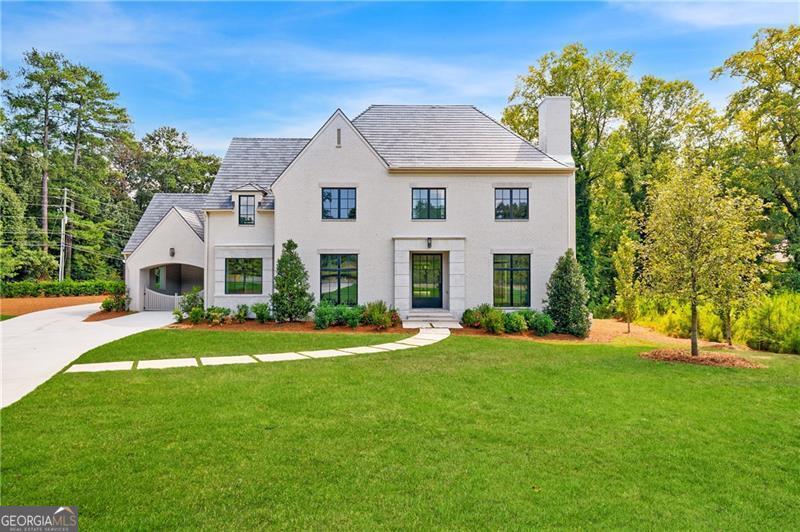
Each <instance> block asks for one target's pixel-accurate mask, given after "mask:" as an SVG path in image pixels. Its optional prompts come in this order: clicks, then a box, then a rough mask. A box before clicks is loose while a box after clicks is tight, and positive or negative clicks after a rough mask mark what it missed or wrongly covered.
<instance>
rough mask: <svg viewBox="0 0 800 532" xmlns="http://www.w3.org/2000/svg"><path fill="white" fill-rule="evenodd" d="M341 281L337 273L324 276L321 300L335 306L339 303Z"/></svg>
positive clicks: (322, 277) (321, 278)
mask: <svg viewBox="0 0 800 532" xmlns="http://www.w3.org/2000/svg"><path fill="white" fill-rule="evenodd" d="M338 288H339V279H338V276H337V274H336V273H332V274H327V273H326V274H323V275H322V276H321V277H320V288H319V293H320V299H321V300H323V301H330V302H331V303H333V304H338V303H339V293H338Z"/></svg>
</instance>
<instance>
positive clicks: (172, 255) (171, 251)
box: [169, 248, 175, 257]
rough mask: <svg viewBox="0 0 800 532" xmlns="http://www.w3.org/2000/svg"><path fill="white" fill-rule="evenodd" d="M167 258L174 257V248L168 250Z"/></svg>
mask: <svg viewBox="0 0 800 532" xmlns="http://www.w3.org/2000/svg"><path fill="white" fill-rule="evenodd" d="M169 256H170V257H174V256H175V248H169Z"/></svg>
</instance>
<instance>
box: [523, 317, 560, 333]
mask: <svg viewBox="0 0 800 532" xmlns="http://www.w3.org/2000/svg"><path fill="white" fill-rule="evenodd" d="M555 328H556V324H555V323H553V318H551V317H550V316H548V315H547V314H545V313H544V312H536V311H533V315H532V316H531V319H530V320H529V321H528V329H530V330H531V331H533V333H534V334H535V335H536V336H547V335H548V334H550V333H551V332H553V331H554V330H555Z"/></svg>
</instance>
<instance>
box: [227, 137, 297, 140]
mask: <svg viewBox="0 0 800 532" xmlns="http://www.w3.org/2000/svg"><path fill="white" fill-rule="evenodd" d="M232 139H234V140H235V139H240V140H311V138H309V137H232Z"/></svg>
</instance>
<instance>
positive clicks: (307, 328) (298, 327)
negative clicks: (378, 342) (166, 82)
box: [169, 320, 412, 341]
mask: <svg viewBox="0 0 800 532" xmlns="http://www.w3.org/2000/svg"><path fill="white" fill-rule="evenodd" d="M169 328H170V329H188V330H200V331H254V332H314V333H334V334H354V333H355V334H362V333H367V334H386V333H389V334H405V335H407V334H410V333H411V332H412V331H410V330H408V329H403V327H401V326H395V327H387V328H385V329H378V328H377V327H375V326H373V325H359V326H358V327H348V326H344V325H341V326H332V327H328V328H327V329H317V328H316V327H315V326H314V322H313V321H287V322H280V323H279V322H275V321H268V322H265V323H259V322H258V321H256V320H247V321H245V322H243V323H236V322H226V323H222V324H220V325H212V324H210V323H197V324H194V325H193V324H191V323H188V322H185V321H184V322H183V323H176V324H174V325H170V326H169ZM386 341H388V340H386Z"/></svg>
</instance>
